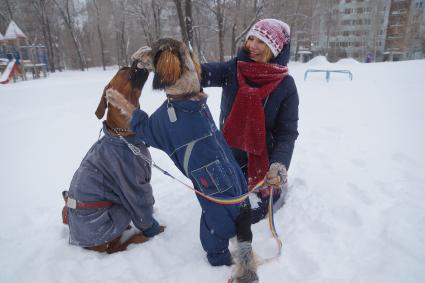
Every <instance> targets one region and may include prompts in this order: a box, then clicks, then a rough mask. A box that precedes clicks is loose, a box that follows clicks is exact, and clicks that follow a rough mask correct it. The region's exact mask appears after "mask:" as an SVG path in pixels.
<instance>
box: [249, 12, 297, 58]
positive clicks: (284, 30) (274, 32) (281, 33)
mask: <svg viewBox="0 0 425 283" xmlns="http://www.w3.org/2000/svg"><path fill="white" fill-rule="evenodd" d="M251 35H253V36H255V37H257V38H259V39H261V40H262V41H263V42H264V43H265V44H267V46H268V47H269V48H270V50H271V51H272V53H273V55H274V56H275V57H276V56H277V55H278V54H279V53H280V51H282V49H283V47H285V45H286V44H288V42H289V39H290V28H289V25H288V24H286V23H284V22H282V21H279V20H276V19H264V20H260V21H258V22H257V23H256V24H255V25H254V26H253V27H252V28H251V29H250V31H249V32H248V34H247V36H246V38H247V39H248V37H250V36H251Z"/></svg>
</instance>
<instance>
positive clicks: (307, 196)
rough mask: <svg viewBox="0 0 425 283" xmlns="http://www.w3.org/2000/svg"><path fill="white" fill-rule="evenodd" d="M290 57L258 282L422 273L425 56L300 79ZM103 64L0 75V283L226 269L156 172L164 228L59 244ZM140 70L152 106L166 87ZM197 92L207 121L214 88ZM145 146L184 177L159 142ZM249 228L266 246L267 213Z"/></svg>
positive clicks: (186, 199)
mask: <svg viewBox="0 0 425 283" xmlns="http://www.w3.org/2000/svg"><path fill="white" fill-rule="evenodd" d="M317 61H323V60H321V59H320V58H319V60H317V59H316V63H317V67H318V68H328V66H327V64H326V62H325V64H324V65H320V64H318V63H319V62H317ZM289 67H290V72H291V74H292V75H293V76H294V78H295V80H296V84H297V87H298V91H299V95H300V121H299V132H300V136H299V139H298V140H297V143H296V147H295V152H294V155H293V160H292V165H291V168H290V170H289V182H290V189H289V194H288V199H287V202H286V204H285V205H284V207H283V208H282V209H281V210H279V211H278V212H277V213H276V214H275V225H276V230H277V231H278V233H279V235H280V237H281V239H282V241H283V243H284V246H283V251H282V255H281V257H280V258H279V259H277V260H276V261H272V262H270V263H267V264H264V265H261V266H260V267H259V277H260V282H267V283H273V282H302V283H304V282H315V283H317V282H326V283H328V282H335V283H336V282H356V283H357V282H358V283H363V282H386V283H391V282H394V283H395V282H398V283H399V282H409V283H413V282H415V283H416V282H417V283H420V282H425V268H424V266H425V209H424V207H425V206H424V200H425V190H424V183H425V177H424V174H423V171H424V169H425V148H424V145H425V127H424V111H423V106H424V105H425V93H424V91H423V70H424V68H425V60H417V61H405V62H396V63H371V64H363V63H359V64H351V65H345V68H347V69H349V70H350V71H351V72H352V73H353V75H354V79H353V80H352V81H350V80H349V79H348V78H347V76H333V75H332V76H331V80H330V81H329V83H327V82H326V80H325V78H324V75H323V74H318V75H317V76H312V77H310V76H309V78H308V79H307V80H305V81H304V80H303V76H304V72H305V70H306V69H308V68H310V67H311V62H310V63H306V64H300V63H297V64H290V66H289ZM115 72H116V70H115V69H109V70H107V71H106V72H104V71H101V70H100V69H95V70H90V71H88V72H77V71H68V72H63V73H54V74H52V75H50V76H49V77H48V78H47V79H40V80H33V81H26V82H19V83H16V84H8V85H1V86H0V105H1V106H2V111H1V114H0V117H1V119H0V121H1V122H0V125H1V128H2V132H3V134H2V136H3V138H2V140H1V143H0V156H2V158H1V163H0V164H1V170H0V172H1V173H0V180H1V189H0V190H1V191H0V192H1V195H2V197H1V198H0V223H1V230H0V250H1V254H0V270H1V272H0V282H15V283H18V282H43V283H44V282H62V283H71V282H126V283H132V282H206V283H209V282H211V283H212V282H214V283H216V282H226V280H227V279H228V277H229V275H230V274H231V268H229V267H211V266H209V264H208V263H207V261H206V259H205V255H204V252H203V250H202V247H201V245H200V242H199V238H198V234H199V231H198V229H199V217H200V208H199V205H198V202H197V200H196V197H195V196H194V194H193V193H192V192H190V191H189V190H187V189H186V188H184V187H182V186H181V185H180V184H178V183H176V182H175V181H173V180H171V179H170V178H168V177H166V176H164V175H162V174H161V173H159V172H158V171H156V170H153V178H152V185H153V188H154V195H155V198H156V205H155V215H156V217H157V218H158V219H159V221H160V222H161V223H163V224H165V225H167V229H166V231H165V232H164V233H163V234H161V235H159V236H158V237H155V238H154V239H152V240H151V241H149V242H147V243H144V244H142V245H131V246H130V247H129V250H128V251H125V252H121V253H118V254H114V255H105V254H98V253H95V252H91V251H87V250H84V249H81V248H78V247H75V246H71V245H69V244H68V229H67V227H66V226H64V225H63V224H62V223H61V219H60V212H61V209H62V206H63V201H62V198H61V195H60V192H61V191H62V190H64V189H67V188H68V186H69V182H70V181H71V178H72V175H73V173H74V171H75V170H76V169H77V167H78V165H79V163H80V162H81V160H82V158H83V156H84V155H85V153H86V152H87V150H88V149H89V147H90V146H91V145H92V144H93V143H94V142H95V141H96V140H97V138H98V134H99V130H100V128H101V122H100V121H99V120H97V119H96V117H95V115H94V111H95V109H96V107H97V104H98V102H99V99H100V96H101V93H102V90H103V87H104V86H105V85H106V84H107V82H108V80H109V79H110V78H111V77H112V76H113V74H114V73H115ZM151 79H152V78H150V81H148V84H147V85H146V87H145V89H144V91H143V95H142V97H141V107H142V108H143V109H145V110H147V111H148V112H150V113H151V112H153V111H154V110H155V109H156V108H157V107H158V106H159V105H160V104H161V103H162V101H163V99H164V94H163V93H161V92H153V91H152V90H151V88H150V87H149V82H151ZM205 90H206V92H207V93H208V94H209V105H210V107H211V110H212V112H213V115H214V118H215V119H216V121H218V114H219V103H220V89H218V88H207V89H205ZM151 153H152V156H153V158H154V160H155V162H156V163H157V164H158V165H159V166H161V167H163V168H165V169H167V170H169V171H170V172H171V173H172V174H174V175H176V176H178V177H179V178H182V179H183V180H185V179H184V178H183V177H182V176H181V174H179V173H178V171H177V169H175V168H174V166H173V165H172V163H171V162H170V160H169V159H168V157H167V156H166V155H165V154H163V153H161V152H159V151H157V150H154V149H151ZM253 232H254V243H253V247H254V250H255V251H256V252H257V254H259V256H260V257H263V258H265V257H270V256H273V255H274V254H275V252H276V244H275V242H274V241H273V239H272V237H271V235H270V231H269V230H268V226H267V223H266V221H262V222H260V223H258V224H256V225H255V226H253ZM231 248H232V249H234V246H233V244H232V246H231Z"/></svg>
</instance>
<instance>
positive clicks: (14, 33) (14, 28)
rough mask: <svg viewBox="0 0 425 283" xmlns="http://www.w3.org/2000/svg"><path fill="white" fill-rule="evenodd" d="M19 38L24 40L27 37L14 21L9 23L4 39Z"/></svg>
mask: <svg viewBox="0 0 425 283" xmlns="http://www.w3.org/2000/svg"><path fill="white" fill-rule="evenodd" d="M20 37H24V38H26V37H27V36H26V35H25V34H24V32H23V31H22V30H21V29H20V28H19V27H18V25H17V24H16V23H15V22H14V21H10V23H9V26H8V27H7V29H6V33H5V34H4V39H17V38H20Z"/></svg>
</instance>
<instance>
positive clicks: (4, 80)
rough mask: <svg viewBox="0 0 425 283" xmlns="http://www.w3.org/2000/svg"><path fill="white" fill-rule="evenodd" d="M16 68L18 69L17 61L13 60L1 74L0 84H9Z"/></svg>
mask: <svg viewBox="0 0 425 283" xmlns="http://www.w3.org/2000/svg"><path fill="white" fill-rule="evenodd" d="M15 69H16V61H15V60H12V61H10V62H9V63H8V64H7V67H6V69H5V70H4V72H3V74H1V77H0V84H7V83H8V82H9V79H10V77H11V75H13V72H14V71H15Z"/></svg>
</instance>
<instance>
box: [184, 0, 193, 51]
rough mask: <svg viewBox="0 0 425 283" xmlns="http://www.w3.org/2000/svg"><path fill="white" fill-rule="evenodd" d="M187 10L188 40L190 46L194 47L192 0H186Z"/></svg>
mask: <svg viewBox="0 0 425 283" xmlns="http://www.w3.org/2000/svg"><path fill="white" fill-rule="evenodd" d="M185 11H186V17H185V20H186V21H185V22H186V32H187V41H188V43H189V46H190V48H191V49H192V48H193V17H192V0H186V1H185Z"/></svg>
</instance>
